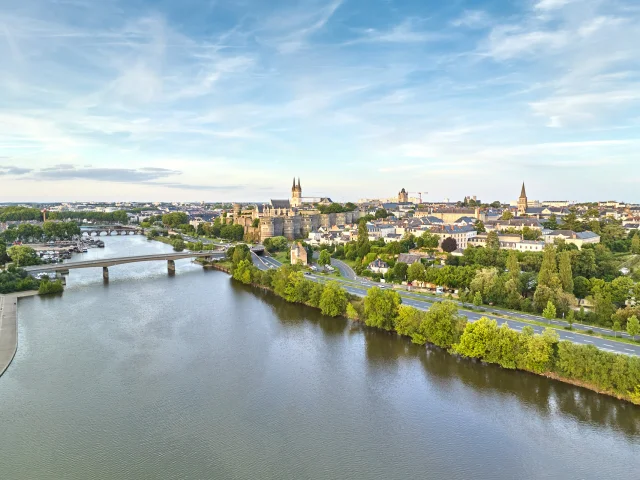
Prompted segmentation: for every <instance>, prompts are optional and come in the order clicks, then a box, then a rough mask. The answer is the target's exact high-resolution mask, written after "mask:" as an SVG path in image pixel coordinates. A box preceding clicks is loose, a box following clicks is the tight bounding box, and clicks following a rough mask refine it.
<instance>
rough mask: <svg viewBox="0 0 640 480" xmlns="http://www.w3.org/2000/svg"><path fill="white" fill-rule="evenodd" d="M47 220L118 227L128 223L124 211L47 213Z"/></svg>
mask: <svg viewBox="0 0 640 480" xmlns="http://www.w3.org/2000/svg"><path fill="white" fill-rule="evenodd" d="M47 218H48V219H49V220H87V221H90V222H103V223H117V224H120V225H126V224H127V223H128V222H129V217H128V216H127V212H126V211H124V210H116V211H115V212H49V213H47Z"/></svg>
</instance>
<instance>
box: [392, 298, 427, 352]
mask: <svg viewBox="0 0 640 480" xmlns="http://www.w3.org/2000/svg"><path fill="white" fill-rule="evenodd" d="M424 316H425V314H424V312H422V311H421V310H418V309H417V308H413V307H408V306H406V305H400V307H399V309H398V318H397V319H396V323H395V328H396V332H398V334H399V335H403V336H405V337H409V338H411V341H412V342H413V343H417V344H418V345H424V344H425V343H426V339H425V338H424V336H423V335H421V334H420V324H421V323H422V321H423V320H424Z"/></svg>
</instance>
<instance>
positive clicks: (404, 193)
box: [398, 188, 409, 203]
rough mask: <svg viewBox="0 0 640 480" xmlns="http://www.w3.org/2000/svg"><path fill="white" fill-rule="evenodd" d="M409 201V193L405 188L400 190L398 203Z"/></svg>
mask: <svg viewBox="0 0 640 480" xmlns="http://www.w3.org/2000/svg"><path fill="white" fill-rule="evenodd" d="M408 201H409V194H408V193H407V191H406V190H405V189H404V188H403V189H402V190H400V193H398V203H407V202H408Z"/></svg>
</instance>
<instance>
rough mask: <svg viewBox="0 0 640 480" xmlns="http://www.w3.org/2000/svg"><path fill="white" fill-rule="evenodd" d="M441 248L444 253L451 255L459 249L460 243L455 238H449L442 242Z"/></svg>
mask: <svg viewBox="0 0 640 480" xmlns="http://www.w3.org/2000/svg"><path fill="white" fill-rule="evenodd" d="M441 248H442V250H443V251H444V252H447V253H451V252H453V251H455V250H457V248H458V242H456V239H455V238H453V237H447V238H445V239H444V240H443V241H442V245H441Z"/></svg>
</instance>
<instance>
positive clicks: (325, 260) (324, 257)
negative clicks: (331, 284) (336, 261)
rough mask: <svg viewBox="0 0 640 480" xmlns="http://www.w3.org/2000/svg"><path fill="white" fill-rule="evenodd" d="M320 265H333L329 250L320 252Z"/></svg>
mask: <svg viewBox="0 0 640 480" xmlns="http://www.w3.org/2000/svg"><path fill="white" fill-rule="evenodd" d="M318 265H322V266H324V265H331V254H330V253H329V252H328V251H327V250H322V251H321V252H320V257H319V258H318Z"/></svg>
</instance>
